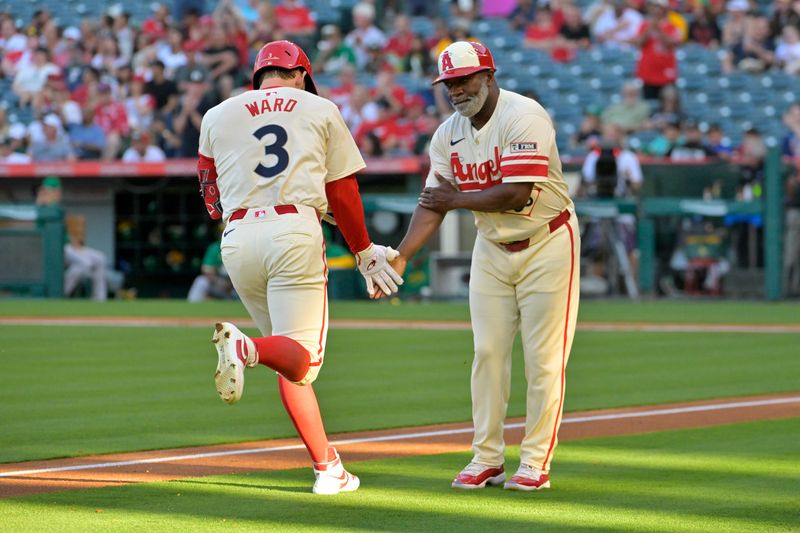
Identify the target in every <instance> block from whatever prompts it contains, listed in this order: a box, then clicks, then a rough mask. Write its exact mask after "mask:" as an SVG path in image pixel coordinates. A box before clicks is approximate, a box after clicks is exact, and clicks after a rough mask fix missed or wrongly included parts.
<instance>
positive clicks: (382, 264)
mask: <svg viewBox="0 0 800 533" xmlns="http://www.w3.org/2000/svg"><path fill="white" fill-rule="evenodd" d="M399 255H400V252H398V251H397V250H395V249H393V248H391V247H389V246H381V245H379V244H370V245H369V247H368V248H366V249H365V250H362V251H360V252H358V253H357V254H356V262H357V263H358V270H359V271H360V272H361V275H362V276H364V279H365V280H366V281H367V292H368V293H369V295H370V296H372V295H374V294H375V286H376V285H377V286H378V288H379V289H380V290H381V291H383V293H384V294H385V295H386V296H389V295H390V294H394V293H396V292H397V291H398V286H399V285H402V284H403V278H402V277H401V276H400V274H398V273H397V272H395V270H394V269H393V268H392V267H391V265H389V261H394V260H395V259H396V258H397V257H398V256H399Z"/></svg>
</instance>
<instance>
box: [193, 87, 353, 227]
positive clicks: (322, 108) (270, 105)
mask: <svg viewBox="0 0 800 533" xmlns="http://www.w3.org/2000/svg"><path fill="white" fill-rule="evenodd" d="M199 151H200V154H201V155H204V156H206V157H209V158H211V159H213V160H214V165H215V167H216V169H217V175H218V178H217V186H218V187H219V192H220V200H221V202H222V210H223V218H224V219H225V220H227V219H228V218H229V217H230V215H231V213H233V212H234V211H236V210H238V209H249V208H259V207H269V206H272V205H283V204H301V205H307V206H310V207H314V208H315V209H317V211H318V212H320V213H325V212H326V210H327V207H328V200H327V199H326V197H325V184H326V183H327V182H331V181H335V180H337V179H340V178H344V177H347V176H349V175H351V174H354V173H355V172H357V171H359V170H361V169H363V168H364V167H365V166H366V165H365V164H364V160H363V159H362V157H361V154H360V153H359V151H358V147H357V146H356V143H355V141H354V140H353V136H352V135H351V134H350V132H349V130H348V129H347V126H346V125H345V123H344V120H343V119H342V115H341V114H340V113H339V110H338V109H337V107H336V105H335V104H334V103H333V102H331V101H329V100H326V99H324V98H322V97H320V96H317V95H315V94H312V93H309V92H307V91H303V90H300V89H295V88H293V87H274V88H269V89H260V90H253V91H247V92H245V93H242V94H240V95H238V96H234V97H232V98H229V99H227V100H225V101H224V102H222V103H220V104H219V105H217V106H215V107H213V108H212V109H210V110H209V111H208V112H207V113H206V114H205V116H204V117H203V122H202V125H201V127H200V148H199Z"/></svg>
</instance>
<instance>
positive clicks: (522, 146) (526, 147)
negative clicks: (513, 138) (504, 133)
mask: <svg viewBox="0 0 800 533" xmlns="http://www.w3.org/2000/svg"><path fill="white" fill-rule="evenodd" d="M538 151H539V143H536V142H529V143H511V153H512V154H513V153H516V152H538Z"/></svg>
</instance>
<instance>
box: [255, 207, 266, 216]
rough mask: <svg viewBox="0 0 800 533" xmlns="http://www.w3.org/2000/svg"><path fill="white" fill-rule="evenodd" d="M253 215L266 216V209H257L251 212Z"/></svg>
mask: <svg viewBox="0 0 800 533" xmlns="http://www.w3.org/2000/svg"><path fill="white" fill-rule="evenodd" d="M253 216H254V217H256V218H261V217H265V216H267V211H266V209H259V210H258V211H254V212H253Z"/></svg>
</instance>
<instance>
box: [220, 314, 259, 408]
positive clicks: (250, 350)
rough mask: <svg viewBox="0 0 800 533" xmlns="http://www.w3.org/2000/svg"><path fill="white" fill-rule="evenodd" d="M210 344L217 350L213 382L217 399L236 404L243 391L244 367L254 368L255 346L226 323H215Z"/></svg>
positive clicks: (255, 361) (255, 362)
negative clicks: (217, 395) (217, 356)
mask: <svg viewBox="0 0 800 533" xmlns="http://www.w3.org/2000/svg"><path fill="white" fill-rule="evenodd" d="M211 342H213V343H214V346H215V347H216V348H217V354H218V355H219V362H218V363H217V372H216V373H215V374H214V382H215V383H216V385H217V392H218V393H219V397H220V398H222V401H223V402H225V403H228V404H230V403H236V402H238V401H239V399H240V398H241V397H242V391H243V390H244V367H245V366H249V367H253V366H256V364H257V363H258V359H257V356H256V345H255V344H254V343H253V341H252V340H251V339H250V337H248V336H247V335H245V334H244V333H242V332H241V331H239V329H238V328H237V327H236V326H234V325H233V324H229V323H228V322H222V323H217V325H216V327H215V329H214V336H213V337H212V338H211Z"/></svg>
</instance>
